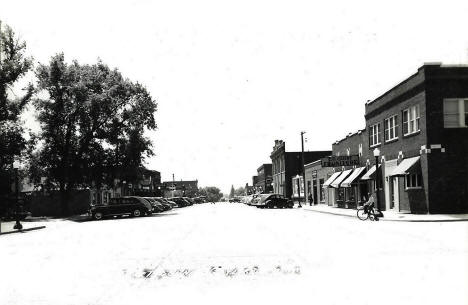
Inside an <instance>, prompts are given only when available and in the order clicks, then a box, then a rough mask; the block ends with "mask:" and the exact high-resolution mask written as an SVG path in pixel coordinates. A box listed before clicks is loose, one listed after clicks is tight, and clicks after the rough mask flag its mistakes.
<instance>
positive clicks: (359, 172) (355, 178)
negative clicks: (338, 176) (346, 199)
mask: <svg viewBox="0 0 468 305" xmlns="http://www.w3.org/2000/svg"><path fill="white" fill-rule="evenodd" d="M365 170H366V168H365V167H358V168H355V169H354V170H353V172H352V173H351V175H349V176H348V178H346V179H345V180H344V181H343V182H341V187H351V184H353V183H355V182H357V181H358V180H359V176H361V175H362V174H363V173H364V171H365Z"/></svg>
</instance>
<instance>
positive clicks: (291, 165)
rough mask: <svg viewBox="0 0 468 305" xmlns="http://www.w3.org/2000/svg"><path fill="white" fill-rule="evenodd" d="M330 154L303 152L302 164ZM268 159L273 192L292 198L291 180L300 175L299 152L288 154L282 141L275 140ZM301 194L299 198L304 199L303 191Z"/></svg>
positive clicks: (300, 161)
mask: <svg viewBox="0 0 468 305" xmlns="http://www.w3.org/2000/svg"><path fill="white" fill-rule="evenodd" d="M330 154H331V151H307V152H304V164H307V163H310V162H312V161H316V160H319V159H320V158H322V157H325V156H328V155H330ZM270 158H271V161H272V162H271V163H272V180H273V192H274V193H278V194H282V195H284V196H286V197H288V198H290V197H292V195H293V181H292V178H293V177H295V176H297V175H302V160H301V152H288V151H286V145H285V142H284V141H282V140H275V146H274V147H273V152H272V153H271V155H270ZM302 185H303V184H302ZM302 188H303V187H302ZM301 194H302V196H301V197H304V191H303V190H302V191H301ZM302 200H303V198H302Z"/></svg>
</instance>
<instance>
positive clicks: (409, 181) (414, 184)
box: [405, 173, 422, 190]
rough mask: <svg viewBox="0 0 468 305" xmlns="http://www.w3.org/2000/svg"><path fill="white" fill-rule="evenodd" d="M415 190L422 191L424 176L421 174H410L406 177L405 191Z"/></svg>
mask: <svg viewBox="0 0 468 305" xmlns="http://www.w3.org/2000/svg"><path fill="white" fill-rule="evenodd" d="M413 178H414V181H413ZM414 189H422V175H421V174H419V173H410V174H407V175H405V190H414Z"/></svg>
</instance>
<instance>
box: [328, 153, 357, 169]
mask: <svg viewBox="0 0 468 305" xmlns="http://www.w3.org/2000/svg"><path fill="white" fill-rule="evenodd" d="M321 161H322V162H321V164H322V167H338V166H353V165H359V164H360V162H359V156H358V155H352V156H330V157H326V158H322V160H321Z"/></svg>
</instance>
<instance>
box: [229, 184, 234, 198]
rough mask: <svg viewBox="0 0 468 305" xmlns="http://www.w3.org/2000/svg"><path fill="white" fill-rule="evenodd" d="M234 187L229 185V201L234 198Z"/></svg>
mask: <svg viewBox="0 0 468 305" xmlns="http://www.w3.org/2000/svg"><path fill="white" fill-rule="evenodd" d="M234 195H235V194H234V185H231V191H230V192H229V199H231V198H234Z"/></svg>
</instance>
